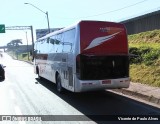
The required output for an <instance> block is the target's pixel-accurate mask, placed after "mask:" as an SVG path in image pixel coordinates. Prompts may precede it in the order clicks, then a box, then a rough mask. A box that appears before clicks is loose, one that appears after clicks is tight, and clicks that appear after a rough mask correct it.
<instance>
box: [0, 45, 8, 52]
mask: <svg viewBox="0 0 160 124" xmlns="http://www.w3.org/2000/svg"><path fill="white" fill-rule="evenodd" d="M7 48H8V47H7V46H0V49H3V50H4V52H5V51H6V50H5V49H7Z"/></svg>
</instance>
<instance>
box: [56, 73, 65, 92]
mask: <svg viewBox="0 0 160 124" xmlns="http://www.w3.org/2000/svg"><path fill="white" fill-rule="evenodd" d="M56 86H57V91H58V92H59V93H62V92H63V87H62V83H61V77H60V75H59V74H58V75H57V78H56Z"/></svg>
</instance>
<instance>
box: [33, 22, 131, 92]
mask: <svg viewBox="0 0 160 124" xmlns="http://www.w3.org/2000/svg"><path fill="white" fill-rule="evenodd" d="M35 49H36V56H35V60H34V65H35V66H34V72H35V73H37V69H38V70H39V75H40V76H41V77H44V78H46V79H48V80H50V81H52V82H54V83H56V74H59V75H60V77H61V81H62V87H63V88H65V89H67V90H70V91H72V92H84V91H90V90H100V89H113V88H127V87H129V58H128V43H127V34H126V30H125V27H124V26H123V25H122V24H118V23H112V22H100V21H81V22H79V23H77V24H75V25H73V26H71V27H69V28H64V29H62V30H59V31H56V32H53V33H50V34H48V35H46V36H44V37H43V38H40V39H39V40H38V41H37V42H36V43H35Z"/></svg>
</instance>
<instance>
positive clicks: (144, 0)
mask: <svg viewBox="0 0 160 124" xmlns="http://www.w3.org/2000/svg"><path fill="white" fill-rule="evenodd" d="M146 1H148V0H143V1H140V2H137V3H135V4H131V5H128V6H125V7H122V8H119V9H115V10H112V11H108V12H104V13H99V14H95V15H91V16H83V17H78V18H70V19H79V18H90V17H95V16H100V15H105V14H108V13H113V12H116V11H120V10H123V9H126V8H129V7H132V6H136V5H138V4H141V3H144V2H146Z"/></svg>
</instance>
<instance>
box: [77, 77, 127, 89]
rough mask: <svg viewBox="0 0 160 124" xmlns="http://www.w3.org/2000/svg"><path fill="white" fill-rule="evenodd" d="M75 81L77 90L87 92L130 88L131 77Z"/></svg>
mask: <svg viewBox="0 0 160 124" xmlns="http://www.w3.org/2000/svg"><path fill="white" fill-rule="evenodd" d="M76 82H77V83H75V92H85V91H93V90H102V89H119V88H128V87H129V85H130V78H120V79H106V80H89V81H88V80H78V79H77V81H76Z"/></svg>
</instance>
